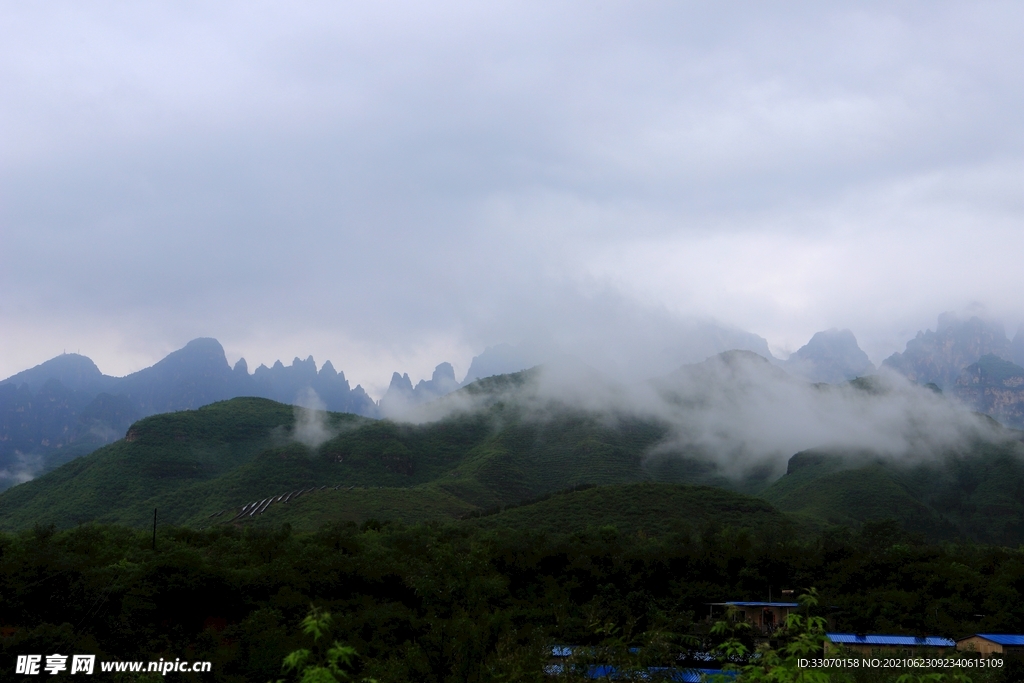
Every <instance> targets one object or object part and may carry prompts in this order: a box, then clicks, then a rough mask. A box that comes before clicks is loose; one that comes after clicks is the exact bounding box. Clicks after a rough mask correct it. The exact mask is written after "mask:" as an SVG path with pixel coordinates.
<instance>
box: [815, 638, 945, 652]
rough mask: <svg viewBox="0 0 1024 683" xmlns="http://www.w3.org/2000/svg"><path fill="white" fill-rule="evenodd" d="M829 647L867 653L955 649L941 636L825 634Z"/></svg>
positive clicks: (826, 644)
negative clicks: (872, 651) (908, 649)
mask: <svg viewBox="0 0 1024 683" xmlns="http://www.w3.org/2000/svg"><path fill="white" fill-rule="evenodd" d="M825 636H826V637H827V638H828V642H826V643H825V650H826V652H827V651H829V650H830V649H832V648H830V647H829V646H830V645H831V646H832V647H833V648H834V647H847V648H850V649H851V650H857V651H860V652H865V653H866V652H869V651H871V650H902V649H907V648H918V647H922V648H947V647H955V646H956V641H954V640H953V639H952V638H943V637H941V636H891V635H882V634H875V633H826V634H825Z"/></svg>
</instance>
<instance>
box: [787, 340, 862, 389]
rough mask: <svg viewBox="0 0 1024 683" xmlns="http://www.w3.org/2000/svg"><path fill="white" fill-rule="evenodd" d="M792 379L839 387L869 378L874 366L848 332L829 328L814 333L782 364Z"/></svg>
mask: <svg viewBox="0 0 1024 683" xmlns="http://www.w3.org/2000/svg"><path fill="white" fill-rule="evenodd" d="M782 365H783V367H785V368H786V370H788V371H789V372H792V373H793V374H795V375H799V376H801V377H804V378H806V379H809V380H811V381H812V382H828V383H830V384H838V383H841V382H847V381H849V380H851V379H856V378H858V377H863V376H865V375H869V374H871V373H873V372H874V371H875V365H874V363H872V362H871V359H869V358H868V355H867V354H866V353H864V351H863V350H862V349H861V348H860V346H859V345H858V344H857V338H856V337H854V336H853V332H851V331H850V330H840V329H836V328H832V329H830V330H824V331H822V332H818V333H816V334H815V335H814V336H813V337H811V340H810V341H809V342H807V344H805V345H804V346H802V347H800V349H798V350H797V351H796V353H794V354H793V355H792V356H790V357H789V358H788V359H787V360H785V361H784V362H783V363H782Z"/></svg>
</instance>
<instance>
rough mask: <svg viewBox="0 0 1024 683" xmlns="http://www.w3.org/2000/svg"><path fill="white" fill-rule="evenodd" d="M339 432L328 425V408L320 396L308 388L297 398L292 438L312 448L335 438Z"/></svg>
mask: <svg viewBox="0 0 1024 683" xmlns="http://www.w3.org/2000/svg"><path fill="white" fill-rule="evenodd" d="M336 435H337V432H336V431H335V430H333V429H331V427H330V426H329V425H328V424H327V406H326V404H325V403H324V402H323V400H321V398H320V396H319V395H318V394H317V393H316V392H315V391H314V390H313V389H312V388H310V387H306V388H305V389H303V390H302V391H300V392H299V395H298V396H296V397H295V429H294V431H293V432H292V437H293V438H294V439H295V440H296V441H298V442H299V443H301V444H304V445H306V446H308V447H310V448H313V449H316V448H319V447H320V445H321V444H323V443H324V442H326V441H329V440H330V439H332V438H334V437H335V436H336Z"/></svg>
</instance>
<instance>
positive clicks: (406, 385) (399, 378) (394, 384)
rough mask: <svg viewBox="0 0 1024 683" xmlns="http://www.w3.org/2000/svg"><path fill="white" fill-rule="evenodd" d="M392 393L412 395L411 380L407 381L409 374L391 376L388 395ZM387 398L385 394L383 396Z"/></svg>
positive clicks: (393, 374)
mask: <svg viewBox="0 0 1024 683" xmlns="http://www.w3.org/2000/svg"><path fill="white" fill-rule="evenodd" d="M392 391H396V392H404V393H410V394H411V393H412V392H413V388H412V380H411V379H409V373H404V374H401V375H399V374H398V373H397V372H395V373H392V374H391V384H390V385H389V386H388V392H387V393H388V394H390V393H391V392H392ZM385 396H387V394H385Z"/></svg>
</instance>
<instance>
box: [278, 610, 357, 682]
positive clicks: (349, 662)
mask: <svg viewBox="0 0 1024 683" xmlns="http://www.w3.org/2000/svg"><path fill="white" fill-rule="evenodd" d="M302 630H303V632H304V633H305V634H306V635H307V636H312V637H313V648H312V649H307V648H302V649H299V650H295V651H294V652H292V653H291V654H289V655H288V656H287V657H285V658H284V663H283V664H282V667H281V668H282V669H283V670H284V671H285V673H288V674H292V676H294V678H293V680H295V681H297V682H298V683H337V682H338V681H348V680H351V679H352V676H351V674H350V670H351V669H352V668H353V664H354V662H355V660H356V658H357V657H358V656H359V653H357V652H356V651H355V648H353V647H350V646H348V645H342V644H341V643H339V642H338V641H337V640H335V641H333V642H332V643H331V644H330V645H327V644H326V643H327V636H328V634H329V633H330V630H331V613H330V612H325V611H323V610H321V609H319V608H318V607H316V606H311V607H310V610H309V614H307V615H306V618H305V619H303V620H302ZM346 669H347V670H348V671H346ZM362 680H363V681H364V683H376V682H375V681H373V679H369V678H364V679H362ZM286 681H287V679H284V678H282V679H279V680H278V682H277V683H286Z"/></svg>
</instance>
